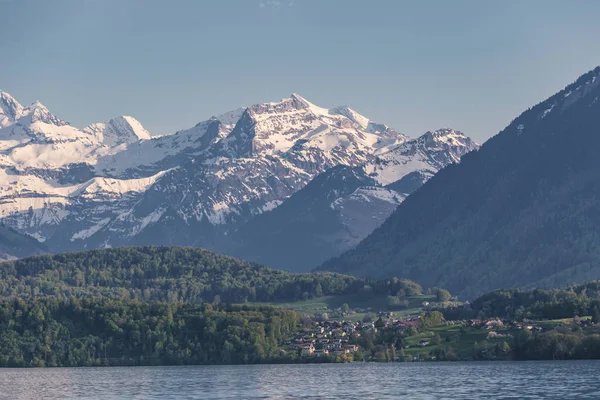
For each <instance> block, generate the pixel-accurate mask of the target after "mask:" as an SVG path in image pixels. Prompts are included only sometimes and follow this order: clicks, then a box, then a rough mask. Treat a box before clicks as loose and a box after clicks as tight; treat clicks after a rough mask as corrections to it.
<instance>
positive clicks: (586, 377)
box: [0, 361, 600, 399]
mask: <svg viewBox="0 0 600 400" xmlns="http://www.w3.org/2000/svg"><path fill="white" fill-rule="evenodd" d="M599 377H600V361H553V362H550V361H549V362H457V363H396V364H375V363H353V364H309V365H250V366H198V367H131V368H54V369H51V368H48V369H0V398H2V399H296V398H300V399H322V398H323V399H396V398H403V399H490V398H494V399H600V380H599Z"/></svg>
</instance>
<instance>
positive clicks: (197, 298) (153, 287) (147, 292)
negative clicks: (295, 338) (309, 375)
mask: <svg viewBox="0 0 600 400" xmlns="http://www.w3.org/2000/svg"><path fill="white" fill-rule="evenodd" d="M365 285H368V286H369V288H370V290H372V292H373V293H374V294H378V295H382V296H387V295H396V293H398V291H400V290H403V291H410V292H418V293H419V294H420V293H421V287H420V286H419V285H418V284H416V283H415V282H411V281H407V280H399V279H396V278H391V279H386V280H378V281H375V280H372V279H366V278H357V277H353V276H348V275H341V274H336V273H330V272H318V273H306V274H294V273H289V272H284V271H278V270H274V269H270V268H267V267H264V266H261V265H258V264H254V263H248V262H245V261H242V260H238V259H236V258H232V257H228V256H224V255H220V254H217V253H213V252H210V251H207V250H204V249H199V248H195V247H166V246H160V247H154V246H147V247H122V248H116V249H102V250H90V251H83V252H76V253H62V254H53V255H44V256H35V257H28V258H24V259H21V260H15V261H7V262H4V263H0V298H1V297H4V298H9V297H20V298H29V297H46V296H52V297H55V298H59V299H68V298H71V297H76V298H82V297H90V296H91V297H102V298H109V299H122V300H144V301H167V302H179V301H181V302H190V303H200V302H217V303H218V302H228V303H244V302H276V301H295V300H302V299H309V298H313V297H321V296H329V295H342V294H354V293H358V291H359V290H361V289H362V288H364V286H365Z"/></svg>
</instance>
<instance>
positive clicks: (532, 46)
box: [0, 0, 600, 141]
mask: <svg viewBox="0 0 600 400" xmlns="http://www.w3.org/2000/svg"><path fill="white" fill-rule="evenodd" d="M598 15H600V1H597V0H588V1H586V0H577V1H558V0H527V1H517V0H514V1H508V0H503V1H483V0H477V1H476V0H471V1H467V0H464V1H461V0H453V1H447V0H438V1H427V0H415V1H402V0H389V1H383V0H381V1H377V0H368V1H367V0H356V1H352V0H343V1H342V0H339V1H335V0H280V1H275V0H238V1H234V0H212V1H209V0H189V1H184V0H170V1H167V0H38V1H34V0H0V88H1V89H2V90H5V91H8V92H9V93H11V94H13V95H14V96H15V97H16V98H17V99H18V100H19V101H21V102H22V103H31V102H33V101H35V100H40V101H41V102H43V103H44V104H46V105H47V106H48V107H49V108H50V109H51V111H53V112H54V113H55V114H57V115H59V116H60V117H63V118H65V119H67V120H69V121H71V123H73V124H74V125H76V126H84V125H86V124H88V123H91V122H97V121H104V120H108V119H110V118H111V117H113V116H116V115H119V114H126V115H132V116H134V117H136V118H137V119H139V120H140V121H141V122H142V123H143V124H144V125H145V126H146V128H147V129H148V130H150V131H151V132H152V133H168V132H173V131H175V130H178V129H183V128H187V127H190V126H192V125H194V124H195V123H197V122H198V121H200V120H203V119H206V118H208V117H210V116H212V115H215V114H218V113H221V112H224V111H227V110H230V109H234V108H237V107H239V106H242V105H249V104H252V103H257V102H264V101H275V100H279V99H280V98H282V97H287V96H289V95H290V94H291V93H293V92H297V93H300V94H301V95H303V96H304V97H306V98H307V99H309V100H311V101H313V102H314V103H316V104H318V105H321V106H324V107H333V106H336V105H342V104H348V105H350V106H351V107H352V108H354V109H355V110H357V111H359V112H361V113H362V114H364V115H366V116H368V117H370V118H372V119H373V120H376V121H378V122H382V123H386V124H388V125H391V126H393V127H394V128H396V129H398V130H400V131H402V132H404V133H407V134H409V135H411V136H416V135H419V134H421V133H422V132H424V131H426V130H428V129H436V128H439V127H443V126H450V127H453V128H456V129H460V130H462V131H464V132H465V133H467V134H468V135H471V136H472V137H473V138H475V139H476V140H479V141H483V140H484V139H486V138H487V137H489V136H491V135H493V134H495V133H497V132H498V131H499V130H500V129H502V128H503V127H504V126H506V125H507V124H508V123H509V122H510V120H511V119H513V118H514V117H516V116H517V114H518V113H520V112H521V111H523V110H524V109H525V108H527V107H529V106H531V105H533V104H535V103H537V102H538V101H541V100H543V99H544V98H546V97H547V96H549V95H551V94H553V93H554V92H556V91H558V90H559V89H561V88H562V87H563V86H565V85H566V84H568V83H569V82H571V81H573V80H574V79H575V78H577V76H579V75H581V74H582V73H584V72H586V71H588V70H589V69H592V68H593V67H595V66H596V65H598V64H600V40H599V39H598V38H600V24H598Z"/></svg>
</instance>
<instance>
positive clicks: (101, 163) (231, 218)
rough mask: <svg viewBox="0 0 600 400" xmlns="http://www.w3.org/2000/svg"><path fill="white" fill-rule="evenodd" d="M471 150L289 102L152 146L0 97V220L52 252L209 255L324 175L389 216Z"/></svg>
mask: <svg viewBox="0 0 600 400" xmlns="http://www.w3.org/2000/svg"><path fill="white" fill-rule="evenodd" d="M477 146H478V145H477V144H475V143H474V142H473V141H471V140H470V139H469V138H467V137H466V136H464V135H463V134H462V133H460V132H457V131H454V130H450V129H444V130H439V131H436V132H428V133H426V134H425V135H423V136H421V137H419V138H417V139H414V140H413V139H410V138H409V137H408V136H406V135H404V134H401V133H399V132H397V131H395V130H394V129H392V128H390V127H388V126H386V125H383V124H379V123H376V122H373V121H371V120H369V119H368V118H366V117H364V116H362V115H360V114H358V113H357V112H356V111H354V110H352V109H350V108H349V107H347V106H343V107H336V108H333V109H325V108H321V107H318V106H316V105H314V104H312V103H310V102H309V101H307V100H306V99H304V98H303V97H301V96H299V95H297V94H294V95H292V96H291V97H290V98H287V99H283V100H281V101H279V102H273V103H264V104H256V105H252V106H249V107H243V108H240V109H237V110H234V111H230V112H227V113H225V114H222V115H220V116H216V117H212V118H211V119H209V120H206V121H202V122H200V123H198V124H197V125H196V126H194V127H192V128H190V129H186V130H182V131H179V132H176V133H173V134H169V135H163V136H157V137H156V136H155V137H153V136H152V135H151V134H150V133H149V132H148V131H146V129H144V127H143V126H142V125H141V124H140V123H139V122H138V121H137V120H135V119H134V118H132V117H128V116H120V117H116V118H114V119H112V120H110V121H108V122H106V123H95V124H92V125H90V126H87V127H84V128H81V129H79V128H76V127H73V126H71V125H70V124H69V123H68V122H66V121H64V120H62V119H61V118H58V117H56V116H54V115H53V114H51V113H50V112H49V110H48V109H47V108H46V107H45V106H44V105H42V104H41V103H39V102H36V103H34V104H32V105H30V106H22V105H21V104H20V103H19V102H18V101H16V100H15V99H14V98H13V97H12V96H10V95H9V94H8V93H5V92H1V91H0V218H1V219H2V222H3V223H4V224H6V225H8V226H10V227H12V228H13V229H15V230H17V231H18V232H21V233H25V234H28V235H30V236H32V237H34V238H36V239H38V240H39V241H41V242H44V244H45V245H46V246H47V247H48V248H49V249H50V250H51V251H65V250H76V249H84V248H93V247H106V246H118V245H127V244H147V243H151V244H187V245H200V246H205V247H209V248H211V247H215V246H218V244H219V243H221V244H222V243H223V242H226V241H227V237H228V235H230V234H231V232H233V231H234V230H236V229H237V228H239V227H240V226H241V225H243V224H245V223H246V222H248V221H250V220H252V219H253V218H255V217H256V216H258V215H261V214H263V213H266V212H269V211H270V210H273V209H275V208H277V207H278V206H279V205H281V204H282V203H283V202H285V201H286V200H287V199H288V198H290V196H291V195H292V194H294V193H296V192H298V191H299V190H301V189H302V188H304V187H305V186H306V185H307V184H308V183H309V182H310V181H311V180H312V179H313V178H315V177H316V176H317V175H319V174H321V173H323V172H325V171H326V170H328V169H330V168H332V167H335V166H339V165H342V166H348V167H355V168H359V169H361V170H362V171H363V173H364V174H366V175H367V176H368V177H369V179H372V180H373V182H374V183H373V184H372V185H371V186H373V187H378V188H377V192H378V195H377V196H378V197H379V198H385V199H389V201H387V204H392V207H391V209H393V207H395V205H397V204H398V203H399V201H401V200H402V199H403V198H404V197H405V195H406V193H408V192H410V190H403V189H402V188H403V187H404V186H406V185H404V186H403V185H400V186H399V187H394V184H398V182H401V181H402V179H403V178H404V180H407V179H408V178H407V177H409V178H410V180H411V182H413V183H414V181H420V182H421V183H422V182H423V181H424V180H425V179H427V178H429V177H430V176H431V175H433V174H434V173H435V172H437V171H438V170H439V169H440V168H442V167H444V166H445V165H447V164H449V163H452V162H457V161H459V160H460V156H461V155H463V154H465V153H466V152H468V151H471V150H473V149H476V148H477ZM384 186H387V188H386V187H384ZM409 186H410V185H409ZM413 186H414V185H413ZM357 190H358V189H357ZM361 190H362V192H360V193H359V192H357V193H352V194H350V196H354V198H364V193H363V192H364V188H363V189H361ZM384 192H385V193H384ZM373 193H374V192H373ZM382 193H384V194H382ZM334 203H335V204H334ZM343 203H344V200H343V199H335V201H332V207H341V206H340V204H343ZM381 222H382V221H381ZM282 267H284V266H282Z"/></svg>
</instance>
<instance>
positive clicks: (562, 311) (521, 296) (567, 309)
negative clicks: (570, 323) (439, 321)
mask: <svg viewBox="0 0 600 400" xmlns="http://www.w3.org/2000/svg"><path fill="white" fill-rule="evenodd" d="M471 309H472V310H473V313H474V315H475V316H480V317H481V316H495V317H502V318H512V319H517V320H521V319H523V318H528V319H560V318H573V317H574V316H576V315H577V316H584V315H587V316H591V317H592V319H594V322H600V281H593V282H588V283H585V284H583V285H575V286H572V287H568V288H564V289H549V290H542V289H533V290H520V289H500V290H496V291H493V292H491V293H487V294H484V295H483V296H481V297H479V298H478V299H477V300H475V301H474V302H473V303H472V304H471Z"/></svg>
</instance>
